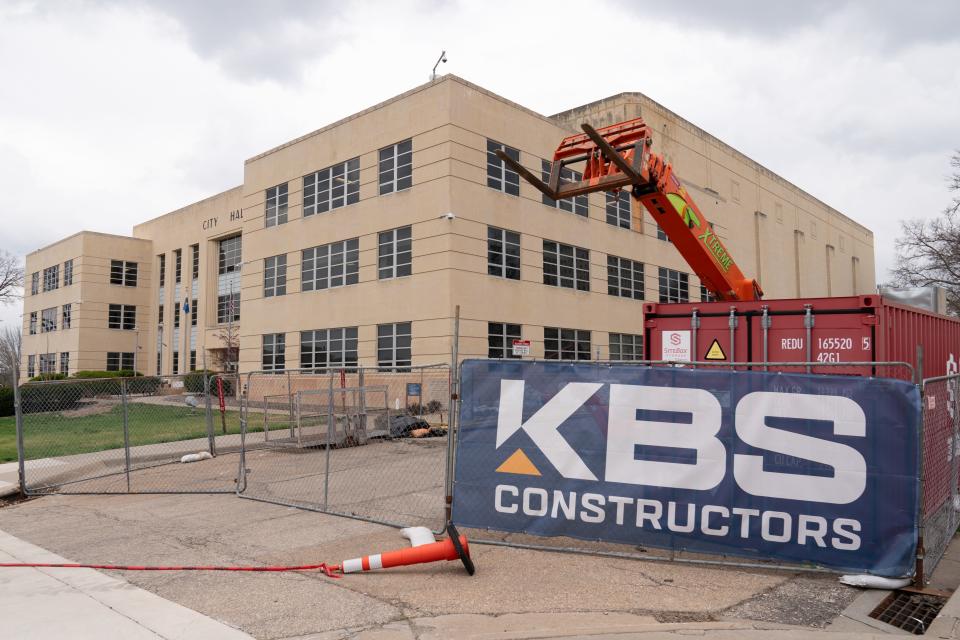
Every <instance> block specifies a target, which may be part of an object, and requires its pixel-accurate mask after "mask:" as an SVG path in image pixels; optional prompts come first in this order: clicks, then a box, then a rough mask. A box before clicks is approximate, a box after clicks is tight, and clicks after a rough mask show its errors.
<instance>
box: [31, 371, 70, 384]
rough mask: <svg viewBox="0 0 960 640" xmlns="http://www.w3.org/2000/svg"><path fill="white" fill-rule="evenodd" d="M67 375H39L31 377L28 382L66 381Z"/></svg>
mask: <svg viewBox="0 0 960 640" xmlns="http://www.w3.org/2000/svg"><path fill="white" fill-rule="evenodd" d="M66 379H67V374H65V373H41V374H40V375H38V376H33V377H32V378H30V382H44V381H46V380H66Z"/></svg>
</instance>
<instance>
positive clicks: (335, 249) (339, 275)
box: [263, 227, 413, 298]
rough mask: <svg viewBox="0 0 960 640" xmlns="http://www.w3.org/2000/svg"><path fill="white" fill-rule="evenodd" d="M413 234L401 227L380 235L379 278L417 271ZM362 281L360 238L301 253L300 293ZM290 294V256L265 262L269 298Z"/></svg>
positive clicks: (264, 278) (264, 292) (409, 229)
mask: <svg viewBox="0 0 960 640" xmlns="http://www.w3.org/2000/svg"><path fill="white" fill-rule="evenodd" d="M412 236H413V232H412V228H411V227H400V228H398V229H390V230H389V231H381V232H380V233H379V234H377V243H378V244H377V277H378V278H379V279H381V280H386V279H389V278H400V277H403V276H409V275H410V274H411V273H412V269H413V238H412ZM359 281H360V239H359V238H351V239H349V240H341V241H339V242H331V243H330V244H323V245H320V246H318V247H310V248H309V249H304V250H303V251H301V253H300V290H301V291H319V290H321V289H331V288H334V287H343V286H347V285H351V284H357V283H358V282H359ZM286 293H287V256H286V254H280V255H277V256H271V257H269V258H265V259H264V261H263V295H264V297H265V298H269V297H273V296H282V295H286Z"/></svg>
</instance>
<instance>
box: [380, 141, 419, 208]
mask: <svg viewBox="0 0 960 640" xmlns="http://www.w3.org/2000/svg"><path fill="white" fill-rule="evenodd" d="M378 169H379V172H380V173H379V178H378V182H379V184H380V195H382V196H384V195H386V194H388V193H393V192H394V191H403V190H404V189H409V188H410V185H411V184H412V181H413V177H412V173H413V141H412V140H410V139H407V140H404V141H403V142H398V143H397V144H394V145H391V146H389V147H385V148H383V149H380V163H379V167H378Z"/></svg>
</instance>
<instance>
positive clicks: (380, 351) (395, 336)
mask: <svg viewBox="0 0 960 640" xmlns="http://www.w3.org/2000/svg"><path fill="white" fill-rule="evenodd" d="M410 340H411V336H410V323H409V322H396V323H394V324H379V325H377V364H378V365H379V366H380V368H381V370H383V369H391V370H393V371H409V370H410V369H409V367H410Z"/></svg>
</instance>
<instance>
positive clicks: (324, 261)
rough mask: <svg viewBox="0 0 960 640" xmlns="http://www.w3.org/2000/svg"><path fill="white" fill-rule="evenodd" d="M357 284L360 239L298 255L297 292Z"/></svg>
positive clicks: (324, 246) (329, 244) (320, 247)
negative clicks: (298, 290) (298, 281)
mask: <svg viewBox="0 0 960 640" xmlns="http://www.w3.org/2000/svg"><path fill="white" fill-rule="evenodd" d="M359 282H360V239H359V238H349V239H347V240H338V241H337V242H330V243H328V244H321V245H319V246H316V247H310V248H308V249H303V250H302V251H301V252H300V291H321V290H323V289H334V288H336V287H346V286H349V285H353V284H358V283H359Z"/></svg>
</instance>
